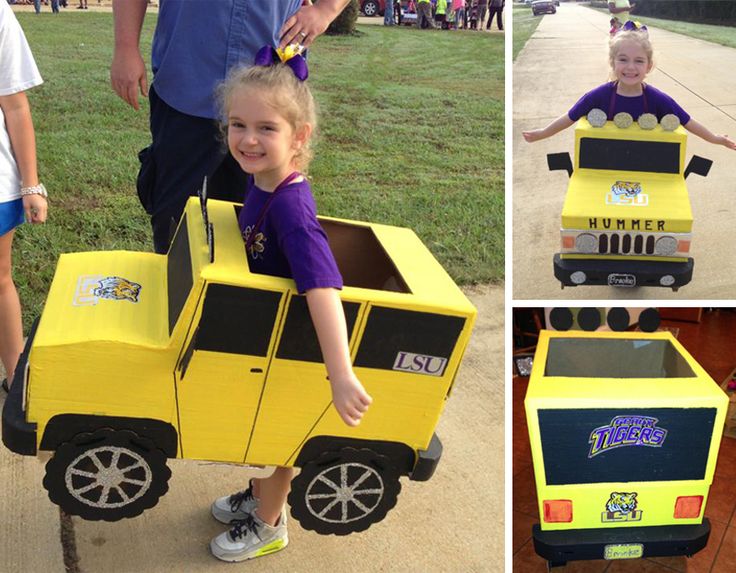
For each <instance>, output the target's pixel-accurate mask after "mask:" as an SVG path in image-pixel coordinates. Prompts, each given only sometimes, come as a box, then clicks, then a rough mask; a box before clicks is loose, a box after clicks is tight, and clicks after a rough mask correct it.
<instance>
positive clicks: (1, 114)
mask: <svg viewBox="0 0 736 573" xmlns="http://www.w3.org/2000/svg"><path fill="white" fill-rule="evenodd" d="M42 81H43V80H42V79H41V75H40V74H39V73H38V68H37V67H36V63H35V62H34V60H33V55H32V54H31V50H30V48H29V47H28V42H27V41H26V38H25V36H24V35H23V30H22V29H21V27H20V24H18V20H16V18H15V14H13V12H12V10H11V9H10V6H9V5H8V3H7V2H0V360H2V363H3V366H4V367H5V373H6V375H7V379H6V380H3V381H2V387H3V389H4V390H5V391H7V390H8V388H9V385H10V383H12V381H13V374H14V372H15V365H16V363H17V362H18V357H19V356H20V353H21V352H22V351H23V327H22V324H21V314H20V302H19V300H18V293H17V292H16V290H15V284H13V278H12V275H11V246H12V243H13V233H14V230H15V228H16V227H17V226H18V225H20V224H21V223H22V222H23V219H24V217H25V220H26V221H30V222H31V223H43V222H44V221H45V220H46V199H45V197H46V190H45V189H44V187H43V185H40V184H39V182H38V174H37V171H36V139H35V135H34V131H33V122H32V121H31V109H30V107H29V106H28V98H27V97H26V94H25V90H27V89H30V88H32V87H34V86H37V85H39V84H40V83H42Z"/></svg>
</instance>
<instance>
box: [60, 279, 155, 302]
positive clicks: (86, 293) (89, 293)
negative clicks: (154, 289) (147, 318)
mask: <svg viewBox="0 0 736 573" xmlns="http://www.w3.org/2000/svg"><path fill="white" fill-rule="evenodd" d="M141 288H143V287H141V285H139V284H138V283H135V282H133V281H130V280H128V279H125V278H122V277H103V276H100V275H96V276H90V275H87V276H81V277H79V280H78V281H77V288H76V290H75V291H74V299H73V301H72V304H73V305H74V306H94V305H96V304H97V303H98V302H99V301H100V299H107V300H127V301H130V302H138V297H139V296H140V292H141Z"/></svg>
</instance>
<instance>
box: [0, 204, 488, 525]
mask: <svg viewBox="0 0 736 573" xmlns="http://www.w3.org/2000/svg"><path fill="white" fill-rule="evenodd" d="M238 209H239V206H236V205H235V204H233V203H228V202H224V201H214V200H212V201H204V200H203V201H201V202H200V201H198V200H197V198H192V199H191V200H190V201H189V202H188V203H187V206H186V210H185V213H184V215H183V216H182V219H181V221H180V223H179V226H178V230H177V231H176V234H175V236H174V239H173V242H172V244H171V248H170V250H169V252H168V254H167V255H157V254H153V253H138V252H125V251H117V252H88V253H71V254H63V255H61V257H60V259H59V263H58V266H57V269H56V273H55V275H54V279H53V282H52V285H51V289H50V291H49V294H48V297H47V300H46V306H45V308H44V311H43V314H42V315H41V317H40V320H38V321H37V322H36V323H35V324H34V326H33V328H32V330H31V333H30V334H29V336H28V339H27V342H26V345H25V349H24V351H23V354H22V356H21V359H20V361H19V363H18V367H17V369H16V373H17V374H16V376H15V379H14V381H13V385H12V387H11V389H10V394H9V396H8V398H7V400H6V402H5V406H4V409H3V413H2V424H3V435H2V439H3V442H4V443H5V445H6V446H7V447H8V448H9V449H10V450H12V451H14V452H16V453H18V454H23V455H29V456H35V455H37V454H40V453H41V452H46V453H49V452H51V453H53V457H51V459H50V460H49V461H48V463H47V464H46V474H45V477H44V479H43V485H44V487H45V488H46V489H47V490H48V494H49V497H50V499H51V500H52V501H53V502H54V503H56V504H58V505H59V506H60V507H61V508H62V509H63V510H64V511H65V512H67V513H70V514H73V515H79V516H81V517H83V518H85V519H92V520H100V519H102V520H107V521H116V520H119V519H122V518H125V517H133V516H136V515H138V514H140V513H141V512H142V511H144V510H145V509H148V508H151V507H153V506H154V505H156V503H157V502H158V499H159V498H160V497H161V496H162V495H163V494H164V493H165V492H166V491H167V490H168V480H169V477H170V471H169V469H168V468H167V466H166V460H167V458H187V459H195V460H211V461H216V462H226V463H239V464H248V465H259V466H264V465H265V466H270V465H276V466H298V467H300V468H301V472H300V473H299V474H298V475H297V477H296V478H295V479H294V481H293V482H292V488H291V493H290V496H289V503H290V505H291V511H292V514H293V515H294V516H295V517H296V518H297V519H298V520H299V521H300V523H301V524H302V526H303V527H305V528H307V529H313V530H315V531H317V532H319V533H334V534H339V535H342V534H347V533H352V532H355V531H362V530H364V529H366V528H367V527H368V526H370V525H371V524H372V523H375V522H377V521H379V520H381V519H382V518H383V517H384V516H385V515H386V512H387V511H389V510H390V509H391V508H392V507H393V506H394V505H395V504H396V499H397V495H398V494H399V491H400V490H401V484H400V482H399V478H400V476H408V477H409V479H411V480H414V481H423V480H427V479H429V478H430V477H431V476H432V474H433V472H434V469H435V467H436V466H437V464H438V462H439V459H440V456H441V452H442V444H441V442H440V441H439V438H438V437H437V435H436V434H435V427H436V425H437V422H438V421H439V417H440V414H441V412H442V410H443V408H444V405H445V403H446V401H447V398H448V396H449V394H450V391H451V389H452V386H453V383H454V381H455V375H456V374H457V371H458V367H459V366H460V361H461V359H462V356H463V352H464V350H465V348H466V346H467V343H468V339H469V338H470V333H471V330H472V327H473V322H474V320H475V309H474V307H473V306H472V304H471V303H470V302H469V301H468V299H467V298H466V297H465V295H464V294H463V293H462V291H461V290H460V289H459V288H458V287H457V286H456V285H455V283H454V282H453V281H452V279H451V278H450V277H449V276H448V275H447V273H446V272H445V271H444V270H443V269H442V267H441V266H440V264H439V263H438V262H437V261H436V260H435V259H434V257H433V256H432V255H431V254H430V252H429V250H428V249H427V248H426V247H425V246H424V244H423V243H422V242H421V241H420V240H419V238H418V237H417V236H416V235H415V234H414V233H413V232H412V231H410V230H409V229H403V228H398V227H390V226H385V225H376V224H371V223H362V222H357V221H347V220H340V219H331V218H327V217H323V218H320V222H321V224H322V226H323V228H324V229H325V231H326V233H327V235H328V237H329V242H330V247H331V248H332V250H333V252H334V254H335V258H336V260H337V263H338V267H339V268H340V271H341V273H342V275H343V280H344V283H345V286H344V288H343V290H342V291H341V292H340V297H341V299H342V304H343V308H344V309H345V316H346V321H347V327H348V334H349V343H350V349H351V357H352V359H353V367H354V369H355V373H356V374H357V376H358V377H359V378H360V380H361V382H362V383H363V385H364V386H365V388H366V390H367V391H368V392H369V393H370V395H371V396H372V397H373V404H372V406H371V408H370V410H369V411H368V413H367V414H366V416H365V417H364V418H363V420H362V422H361V424H360V425H359V426H358V427H349V426H347V425H345V424H344V423H343V422H342V420H341V419H340V417H339V415H338V414H337V411H336V410H335V409H334V407H333V406H332V405H331V401H332V395H331V391H330V384H329V381H328V379H327V377H326V370H325V366H324V364H323V361H322V354H321V351H320V347H319V343H318V341H317V337H316V333H315V331H314V327H313V325H312V321H311V318H310V316H309V311H308V308H307V304H306V298H305V297H304V296H301V295H299V294H298V293H297V292H296V290H295V285H294V282H293V281H292V280H291V279H286V278H281V277H273V276H267V275H261V274H255V273H251V272H250V270H249V268H248V263H247V260H246V252H245V249H244V246H243V240H242V237H241V234H240V230H239V228H238V224H237V211H238ZM203 471H204V470H203ZM359 485H360V486H361V487H358V486H359Z"/></svg>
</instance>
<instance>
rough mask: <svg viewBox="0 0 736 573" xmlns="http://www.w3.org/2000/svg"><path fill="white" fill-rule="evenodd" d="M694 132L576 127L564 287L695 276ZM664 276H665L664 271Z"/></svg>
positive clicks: (560, 257) (668, 281)
mask: <svg viewBox="0 0 736 573" xmlns="http://www.w3.org/2000/svg"><path fill="white" fill-rule="evenodd" d="M686 142H687V135H686V132H685V130H684V129H683V128H682V127H678V128H677V129H676V130H675V131H665V130H663V129H662V127H661V126H657V127H655V128H654V129H651V130H644V129H641V128H640V127H639V126H638V125H636V124H634V125H632V126H630V127H628V128H619V127H616V126H615V125H614V124H613V122H610V121H609V122H607V123H606V125H605V126H603V127H599V128H596V127H592V126H591V125H590V123H588V121H587V120H586V119H584V118H583V119H581V120H579V121H578V123H577V125H576V127H575V157H574V161H573V173H572V175H571V177H570V181H569V185H568V191H567V194H566V196H565V202H564V205H563V208H562V228H561V238H562V248H561V251H560V253H558V254H557V255H556V256H555V276H557V278H558V279H560V281H561V282H562V283H563V286H574V285H580V284H600V283H603V284H606V278H608V280H607V283H608V284H609V285H611V286H640V285H646V286H665V287H672V288H679V287H680V286H682V285H683V284H686V283H687V282H689V280H690V278H689V277H690V274H691V273H692V259H690V258H689V252H690V243H691V238H692V236H691V233H692V226H693V215H692V210H691V207H690V199H689V196H688V192H687V187H686V185H685V177H684V175H685V150H686ZM663 277H664V278H663Z"/></svg>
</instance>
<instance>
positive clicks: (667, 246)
mask: <svg viewBox="0 0 736 573" xmlns="http://www.w3.org/2000/svg"><path fill="white" fill-rule="evenodd" d="M676 252H677V239H675V238H674V237H660V238H659V239H657V242H656V243H654V254H655V255H660V256H667V255H674V254H675V253H676Z"/></svg>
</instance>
